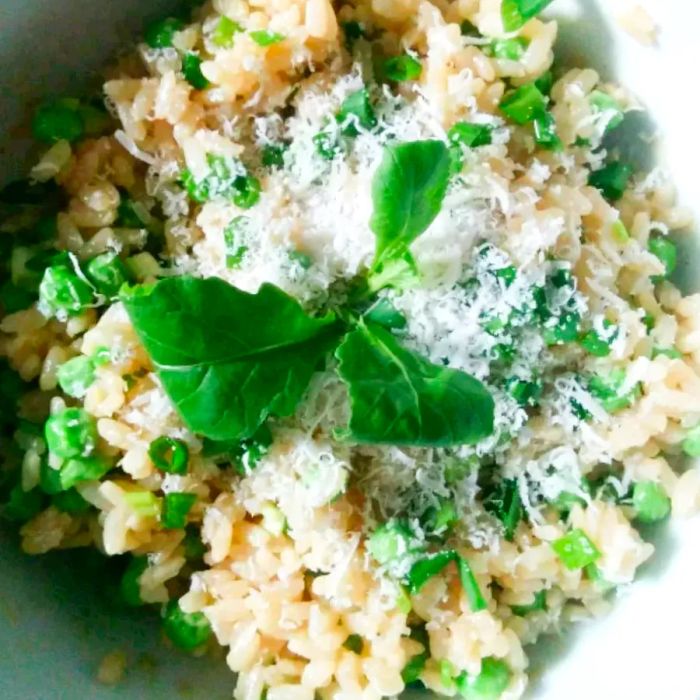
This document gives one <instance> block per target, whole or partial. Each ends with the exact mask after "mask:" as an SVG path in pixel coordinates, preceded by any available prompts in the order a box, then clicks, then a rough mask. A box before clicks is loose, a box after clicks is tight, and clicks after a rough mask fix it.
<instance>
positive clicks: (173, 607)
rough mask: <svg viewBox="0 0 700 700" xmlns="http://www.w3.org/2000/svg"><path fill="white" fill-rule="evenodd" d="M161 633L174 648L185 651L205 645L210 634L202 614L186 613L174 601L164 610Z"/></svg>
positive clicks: (206, 621) (209, 627)
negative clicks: (163, 633) (162, 632)
mask: <svg viewBox="0 0 700 700" xmlns="http://www.w3.org/2000/svg"><path fill="white" fill-rule="evenodd" d="M163 631H164V632H165V634H166V636H167V637H168V639H169V640H170V641H171V642H172V643H173V644H174V645H175V646H176V647H178V648H179V649H183V650H185V651H192V650H193V649H196V648H197V647H201V646H202V645H204V644H206V643H207V642H208V641H209V638H210V637H211V634H212V632H211V625H210V624H209V621H208V620H207V618H206V617H205V615H204V613H201V612H196V613H186V612H184V611H183V610H182V608H181V607H180V605H179V603H178V601H176V600H171V601H170V602H169V603H168V605H167V606H166V608H165V616H164V619H163Z"/></svg>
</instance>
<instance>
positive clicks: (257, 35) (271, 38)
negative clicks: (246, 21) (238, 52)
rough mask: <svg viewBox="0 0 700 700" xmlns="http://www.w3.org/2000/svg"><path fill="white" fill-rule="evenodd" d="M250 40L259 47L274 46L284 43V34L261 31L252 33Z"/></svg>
mask: <svg viewBox="0 0 700 700" xmlns="http://www.w3.org/2000/svg"><path fill="white" fill-rule="evenodd" d="M250 38H251V39H252V40H253V41H254V42H255V43H256V44H257V45H258V46H273V45H274V44H279V43H280V41H284V34H278V33H277V32H271V31H269V30H267V29H261V30H258V31H255V32H250Z"/></svg>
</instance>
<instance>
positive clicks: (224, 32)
mask: <svg viewBox="0 0 700 700" xmlns="http://www.w3.org/2000/svg"><path fill="white" fill-rule="evenodd" d="M242 31H243V27H241V25H240V24H238V22H235V21H234V20H232V19H229V18H228V17H224V16H222V17H220V18H219V21H218V22H217V24H216V28H215V29H214V32H213V34H212V36H211V40H212V42H214V44H215V45H216V46H219V47H221V48H222V49H227V48H230V47H231V46H233V41H234V37H235V36H236V34H238V33H239V32H242Z"/></svg>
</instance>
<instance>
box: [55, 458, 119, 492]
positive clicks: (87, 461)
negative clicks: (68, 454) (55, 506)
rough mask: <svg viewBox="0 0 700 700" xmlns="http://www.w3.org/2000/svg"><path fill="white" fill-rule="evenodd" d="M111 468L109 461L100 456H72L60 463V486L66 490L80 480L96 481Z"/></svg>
mask: <svg viewBox="0 0 700 700" xmlns="http://www.w3.org/2000/svg"><path fill="white" fill-rule="evenodd" d="M111 468H112V465H111V464H110V462H108V461H107V460H106V459H104V458H102V457H98V456H91V457H73V458H72V459H68V460H66V461H65V462H64V463H63V464H62V465H61V470H60V471H61V487H62V488H63V489H64V490H67V489H70V488H72V487H73V486H75V485H76V484H79V483H80V482H81V481H96V480H98V479H101V478H102V477H103V476H104V475H105V474H106V473H107V472H108V471H109V470H110V469H111Z"/></svg>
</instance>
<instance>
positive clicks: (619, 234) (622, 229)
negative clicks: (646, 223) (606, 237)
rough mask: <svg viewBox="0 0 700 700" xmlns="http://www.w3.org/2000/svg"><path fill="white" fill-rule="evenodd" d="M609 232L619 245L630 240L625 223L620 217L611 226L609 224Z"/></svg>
mask: <svg viewBox="0 0 700 700" xmlns="http://www.w3.org/2000/svg"><path fill="white" fill-rule="evenodd" d="M610 230H611V232H612V236H613V238H614V239H615V240H616V241H617V242H618V243H620V244H621V245H624V244H625V243H628V242H629V240H630V234H629V231H628V230H627V227H626V226H625V224H624V223H623V222H622V219H618V220H617V221H616V222H615V223H614V224H613V225H612V226H611V229H610Z"/></svg>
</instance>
